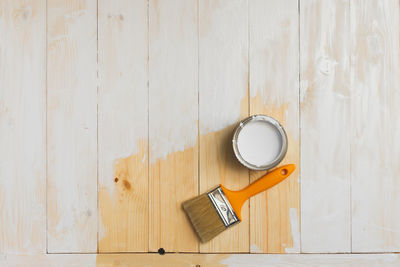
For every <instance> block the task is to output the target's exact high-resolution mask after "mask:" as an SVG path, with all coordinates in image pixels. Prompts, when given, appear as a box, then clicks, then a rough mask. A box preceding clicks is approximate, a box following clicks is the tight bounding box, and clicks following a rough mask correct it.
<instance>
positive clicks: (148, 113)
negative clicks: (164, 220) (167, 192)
mask: <svg viewBox="0 0 400 267" xmlns="http://www.w3.org/2000/svg"><path fill="white" fill-rule="evenodd" d="M146 2H147V66H146V67H147V70H146V71H147V151H146V154H147V155H146V156H147V230H148V232H147V252H150V214H149V213H150V72H149V65H150V11H149V10H150V7H149V6H150V3H149V2H150V0H147V1H146Z"/></svg>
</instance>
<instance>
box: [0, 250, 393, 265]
mask: <svg viewBox="0 0 400 267" xmlns="http://www.w3.org/2000/svg"><path fill="white" fill-rule="evenodd" d="M27 264H29V266H33V267H39V266H40V267H50V266H57V267H76V266H88V267H92V266H98V267H112V266H138V267H142V266H152V267H183V266H185V267H187V266H207V267H223V266H224V267H226V266H230V267H244V266H254V267H258V266H260V267H264V266H290V267H291V266H316V267H318V266H320V267H334V266H354V267H364V266H372V267H375V266H376V267H378V266H386V267H392V266H393V267H395V266H399V264H400V256H399V255H398V254H363V255H360V254H353V255H351V254H314V255H313V254H302V255H295V254H292V255H265V254H264V255H246V254H187V253H183V254H175V253H171V254H166V255H163V256H160V255H158V254H154V253H149V254H101V255H95V254H50V255H8V256H7V258H2V257H1V256H0V265H5V266H13V267H14V266H26V265H27Z"/></svg>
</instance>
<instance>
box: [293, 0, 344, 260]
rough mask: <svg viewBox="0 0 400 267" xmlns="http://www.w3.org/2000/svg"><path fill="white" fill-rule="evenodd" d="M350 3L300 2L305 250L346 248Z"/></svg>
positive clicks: (303, 233)
mask: <svg viewBox="0 0 400 267" xmlns="http://www.w3.org/2000/svg"><path fill="white" fill-rule="evenodd" d="M349 8H350V6H349V1H343V0H338V1H313V0H311V1H308V0H307V1H305V0H303V1H302V2H301V6H300V21H301V23H300V25H301V28H300V53H301V58H300V79H301V81H300V83H301V96H300V97H301V153H302V158H301V215H302V216H301V233H302V235H301V242H302V244H301V246H302V251H304V252H307V253H310V252H350V249H351V248H350V238H351V236H350V235H351V230H350V227H351V221H350V220H351V214H350V213H351V210H350V143H351V139H350V127H351V125H350V99H349V97H350V87H349V85H350V61H349V60H350V54H349V50H350V41H349V39H350V36H349V34H350V21H349V19H350V17H349ZM316 25H318V27H316Z"/></svg>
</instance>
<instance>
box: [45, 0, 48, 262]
mask: <svg viewBox="0 0 400 267" xmlns="http://www.w3.org/2000/svg"><path fill="white" fill-rule="evenodd" d="M45 3H46V4H45V5H46V7H45V9H46V14H45V17H46V18H45V20H46V25H45V28H46V29H45V31H46V33H45V34H46V45H45V47H46V53H45V57H46V59H45V60H46V63H45V68H46V70H45V79H46V81H45V82H46V85H45V86H46V93H45V98H46V99H45V105H46V108H45V112H46V115H45V116H46V120H45V127H46V132H45V138H46V144H45V145H46V153H45V154H46V155H45V157H46V159H45V161H46V162H45V164H46V170H45V172H46V173H45V176H46V177H45V184H46V238H45V240H46V241H45V242H46V244H45V246H46V254H48V253H49V249H48V216H47V209H48V207H47V203H48V199H47V197H48V196H47V179H48V153H47V151H48V145H47V98H48V97H47V95H48V92H47V91H48V86H47V85H48V79H47V61H48V52H47V49H48V45H47V42H48V38H47V32H48V26H47V14H48V12H47V0H46V2H45Z"/></svg>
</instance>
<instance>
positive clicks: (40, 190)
mask: <svg viewBox="0 0 400 267" xmlns="http://www.w3.org/2000/svg"><path fill="white" fill-rule="evenodd" d="M45 26H46V5H45V1H0V36H1V37H0V150H1V153H0V210H1V212H0V253H43V252H45V249H46V217H45V216H46V195H45V192H46V165H45V164H46V149H45V144H46V106H45V103H46V102H45V101H46V82H45V81H46V28H45ZM0 265H1V264H0Z"/></svg>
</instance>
